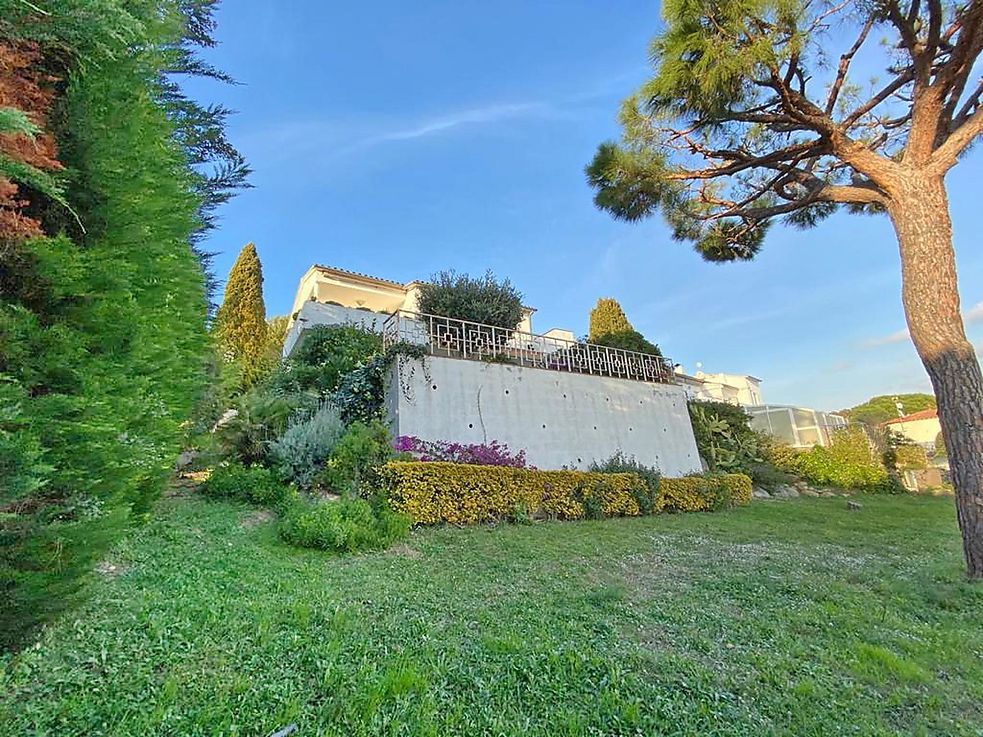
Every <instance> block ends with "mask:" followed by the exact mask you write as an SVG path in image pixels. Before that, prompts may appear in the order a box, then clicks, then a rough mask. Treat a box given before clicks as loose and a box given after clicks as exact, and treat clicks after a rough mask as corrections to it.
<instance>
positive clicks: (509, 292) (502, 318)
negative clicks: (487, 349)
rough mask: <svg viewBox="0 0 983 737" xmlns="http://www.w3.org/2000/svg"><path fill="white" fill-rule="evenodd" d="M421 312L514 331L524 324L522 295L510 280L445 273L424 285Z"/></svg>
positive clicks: (421, 287)
mask: <svg viewBox="0 0 983 737" xmlns="http://www.w3.org/2000/svg"><path fill="white" fill-rule="evenodd" d="M418 299H419V301H418V304H419V308H420V312H423V313H425V314H429V315H440V316H441V317H451V318H454V319H457V320H470V321H471V322H478V323H482V324H484V325H493V326H495V327H498V328H505V329H506V330H514V329H515V328H516V327H517V326H518V324H519V323H520V322H521V321H522V293H521V292H519V290H518V289H516V288H515V286H513V284H512V282H510V281H509V280H508V279H501V280H499V279H497V278H496V277H495V275H494V274H493V273H492V272H491V271H488V272H486V273H485V274H484V275H483V276H477V277H476V276H470V275H468V274H458V273H456V272H454V271H441V272H438V273H436V274H434V275H433V276H432V277H430V281H429V282H427V283H425V284H421V285H420V292H419V298H418Z"/></svg>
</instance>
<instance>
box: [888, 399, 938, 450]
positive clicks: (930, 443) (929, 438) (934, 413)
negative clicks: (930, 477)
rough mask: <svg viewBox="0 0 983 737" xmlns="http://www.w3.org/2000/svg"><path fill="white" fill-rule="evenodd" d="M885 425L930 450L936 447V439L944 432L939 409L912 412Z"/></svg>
mask: <svg viewBox="0 0 983 737" xmlns="http://www.w3.org/2000/svg"><path fill="white" fill-rule="evenodd" d="M884 427H886V428H888V429H889V430H892V431H894V432H896V433H899V434H900V435H903V436H904V437H906V438H908V440H910V441H911V442H913V443H918V444H919V445H921V446H924V447H925V448H927V449H929V450H934V449H935V440H936V438H938V437H939V433H940V432H942V425H940V424H939V413H938V410H934V409H924V410H922V411H921V412H912V413H911V414H910V415H905V416H904V417H898V418H896V419H893V420H888V421H887V422H885V423H884Z"/></svg>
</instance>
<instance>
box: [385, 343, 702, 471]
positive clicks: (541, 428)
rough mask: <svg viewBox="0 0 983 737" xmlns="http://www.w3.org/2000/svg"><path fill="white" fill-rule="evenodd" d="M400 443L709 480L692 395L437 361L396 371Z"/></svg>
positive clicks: (394, 409) (671, 388)
mask: <svg viewBox="0 0 983 737" xmlns="http://www.w3.org/2000/svg"><path fill="white" fill-rule="evenodd" d="M391 378H392V380H391V381H390V383H389V391H388V395H387V411H388V416H389V421H390V426H391V429H392V431H393V433H394V434H396V435H415V436H417V437H420V438H423V439H425V440H449V441H455V442H461V443H481V442H487V441H491V440H498V441H500V442H503V443H507V444H508V445H509V447H510V448H511V449H512V450H519V449H525V451H526V456H527V458H528V460H529V462H530V463H532V464H533V465H535V466H537V467H539V468H544V469H555V468H560V467H562V466H567V467H573V468H586V467H587V466H589V465H590V463H591V461H593V460H598V461H602V460H605V459H607V458H609V457H610V456H611V455H613V454H614V453H615V452H616V451H618V450H621V451H622V452H624V453H625V454H627V455H630V456H634V457H635V458H636V459H637V460H638V461H640V462H641V463H644V464H645V465H649V466H657V467H658V468H659V469H660V470H661V471H662V473H663V474H664V475H667V476H683V475H685V474H688V473H693V472H698V471H700V459H699V454H698V452H697V449H696V441H695V439H694V438H693V428H692V425H691V424H690V419H689V413H688V412H687V409H686V396H685V393H684V391H683V389H682V387H679V386H675V385H665V384H649V383H644V382H640V381H630V380H628V379H614V378H605V377H599V376H590V375H584V374H573V373H564V372H559V371H548V370H544V369H534V368H523V367H518V366H511V365H508V364H498V363H484V362H481V361H467V360H461V359H455V358H439V357H435V356H429V357H428V358H427V359H426V362H425V366H422V367H421V365H420V363H419V361H404V362H403V365H402V368H400V367H399V366H396V367H394V368H393V376H392V377H391Z"/></svg>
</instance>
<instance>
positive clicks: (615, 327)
mask: <svg viewBox="0 0 983 737" xmlns="http://www.w3.org/2000/svg"><path fill="white" fill-rule="evenodd" d="M587 339H588V340H589V341H590V342H591V343H596V344H597V345H605V346H608V347H609V348H621V349H623V350H626V351H635V352H636V353H648V354H651V355H653V356H661V355H662V351H660V350H659V346H657V345H655V343H650V342H649V341H648V340H646V339H645V336H644V335H642V334H641V333H640V332H638V331H637V330H635V328H634V327H632V324H631V323H630V322H628V316H627V315H625V311H624V310H623V309H621V305H620V304H618V300H616V299H610V298H602V299H599V300H597V304H596V305H594V309H593V310H591V311H590V323H589V327H588V332H587Z"/></svg>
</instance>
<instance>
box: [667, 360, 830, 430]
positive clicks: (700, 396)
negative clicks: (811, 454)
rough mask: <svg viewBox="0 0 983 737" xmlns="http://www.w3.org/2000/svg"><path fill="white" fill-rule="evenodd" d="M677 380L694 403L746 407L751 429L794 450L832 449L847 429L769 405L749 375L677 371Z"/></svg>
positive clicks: (826, 417) (803, 411) (826, 416)
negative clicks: (839, 433)
mask: <svg viewBox="0 0 983 737" xmlns="http://www.w3.org/2000/svg"><path fill="white" fill-rule="evenodd" d="M676 376H677V378H678V379H679V381H680V383H681V384H682V385H683V386H684V387H685V388H686V394H687V396H688V397H689V398H690V399H696V400H702V401H711V402H729V403H731V404H737V405H740V406H742V407H743V408H744V409H745V411H746V412H747V413H748V414H749V415H751V423H750V424H751V427H752V428H753V429H755V430H758V431H760V432H766V433H768V434H770V435H774V436H775V437H776V438H779V439H780V440H782V441H783V442H785V443H788V444H789V445H791V446H792V447H793V448H811V447H812V446H814V445H817V444H818V445H824V446H825V445H829V444H830V442H831V441H832V434H833V433H834V432H835V431H836V430H837V429H839V428H843V427H846V425H847V421H846V419H845V418H844V417H841V416H840V415H837V414H832V413H830V412H823V411H821V410H816V409H811V408H808V407H796V406H792V405H784V404H765V402H764V399H763V397H762V394H761V379H759V378H758V377H756V376H751V375H749V374H724V373H717V374H708V373H705V372H703V371H697V372H696V373H694V374H693V375H692V376H690V375H688V374H684V373H682V372H679V371H677V373H676Z"/></svg>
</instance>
